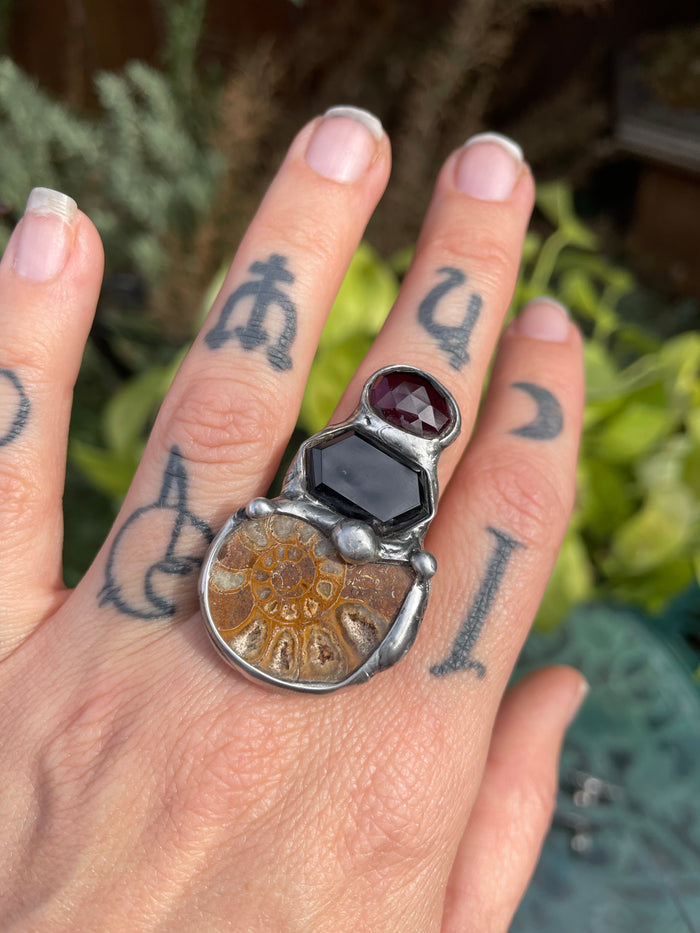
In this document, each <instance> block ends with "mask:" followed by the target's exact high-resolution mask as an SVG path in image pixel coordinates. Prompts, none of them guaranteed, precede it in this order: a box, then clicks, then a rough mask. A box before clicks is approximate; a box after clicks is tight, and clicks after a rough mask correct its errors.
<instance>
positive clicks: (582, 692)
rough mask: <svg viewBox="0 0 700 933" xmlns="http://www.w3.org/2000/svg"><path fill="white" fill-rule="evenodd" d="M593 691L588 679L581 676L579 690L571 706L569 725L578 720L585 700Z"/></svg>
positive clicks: (572, 699)
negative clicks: (577, 717)
mask: <svg viewBox="0 0 700 933" xmlns="http://www.w3.org/2000/svg"><path fill="white" fill-rule="evenodd" d="M590 690H591V685H590V684H589V683H588V681H587V680H586V678H585V677H584V676H583V674H581V679H580V681H579V685H578V688H577V690H576V692H575V693H574V695H573V697H572V698H571V701H570V705H569V713H568V719H567V723H568V724H569V725H570V724H571V723H572V722H573V721H574V719H575V718H576V716H577V714H578V711H579V710H580V709H581V707H582V706H583V703H584V700H585V699H586V697H587V696H588V694H589V693H590Z"/></svg>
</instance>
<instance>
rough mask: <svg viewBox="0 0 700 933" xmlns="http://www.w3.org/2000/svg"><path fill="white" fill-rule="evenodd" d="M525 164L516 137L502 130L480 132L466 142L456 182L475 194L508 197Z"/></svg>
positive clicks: (490, 198) (497, 198)
mask: <svg viewBox="0 0 700 933" xmlns="http://www.w3.org/2000/svg"><path fill="white" fill-rule="evenodd" d="M522 167H523V151H522V149H521V148H520V146H519V145H518V144H517V143H515V142H513V140H512V139H508V137H507V136H501V134H500V133H478V134H477V135H476V136H472V137H471V139H468V140H467V141H466V143H465V144H464V145H463V146H462V153H461V155H460V157H459V159H458V160H457V165H456V167H455V184H456V185H457V187H458V188H459V190H460V191H463V192H464V194H468V195H469V196H470V197H472V198H479V200H481V201H505V200H506V198H508V197H510V194H511V192H512V191H513V188H514V187H515V183H516V181H517V180H518V176H519V175H520V171H521V169H522Z"/></svg>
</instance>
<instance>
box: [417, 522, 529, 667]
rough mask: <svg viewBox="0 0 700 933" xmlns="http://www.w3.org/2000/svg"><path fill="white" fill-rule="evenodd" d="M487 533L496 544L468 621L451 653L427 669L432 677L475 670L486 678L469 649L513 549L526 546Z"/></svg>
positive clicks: (499, 533)
mask: <svg viewBox="0 0 700 933" xmlns="http://www.w3.org/2000/svg"><path fill="white" fill-rule="evenodd" d="M487 531H489V532H490V533H491V534H492V535H493V536H494V538H495V539H496V543H495V545H494V548H493V551H492V552H491V557H490V558H489V562H488V565H487V567H486V573H485V574H484V579H483V580H482V582H481V586H480V587H479V589H478V590H477V593H476V596H475V597H474V602H473V603H472V606H471V609H470V610H469V612H468V613H467V618H466V619H465V620H464V622H463V623H462V627H461V629H460V630H459V632H458V633H457V637H456V638H455V640H454V643H453V645H452V650H451V651H450V653H449V654H448V656H447V657H446V658H445V660H444V661H441V662H440V664H434V665H433V666H432V667H431V668H430V673H431V674H433V675H434V676H435V677H445V676H446V675H447V674H452V673H454V671H466V670H473V671H475V672H476V676H477V677H478V678H479V680H481V679H482V678H483V677H485V676H486V667H485V666H484V664H482V662H481V661H477V660H476V659H475V658H474V657H473V656H472V650H473V648H474V646H475V645H476V643H477V641H478V640H479V636H480V635H481V630H482V629H483V627H484V622H485V621H486V619H487V617H488V614H489V612H490V611H491V607H492V606H493V602H494V600H495V598H496V594H497V593H498V588H499V587H500V585H501V581H502V580H503V575H504V574H505V572H506V567H507V566H508V562H509V561H510V558H511V555H512V553H513V551H514V550H515V549H516V548H524V547H525V545H524V544H519V543H518V542H517V541H515V540H513V538H511V537H510V535H507V534H506V533H505V532H504V531H498V529H497V528H488V529H487Z"/></svg>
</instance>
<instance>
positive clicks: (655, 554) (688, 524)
mask: <svg viewBox="0 0 700 933" xmlns="http://www.w3.org/2000/svg"><path fill="white" fill-rule="evenodd" d="M697 516H698V502H697V500H696V498H695V497H694V496H693V494H692V493H691V492H690V490H689V489H686V488H685V487H684V486H677V487H674V488H673V489H667V490H662V491H654V492H653V493H652V494H651V495H650V496H649V498H648V500H647V501H646V503H645V504H644V506H643V507H642V509H641V510H640V511H639V512H637V513H636V514H635V515H633V516H632V518H630V519H629V520H628V521H627V522H625V524H624V525H622V526H621V527H620V528H619V529H618V531H617V532H616V534H615V535H614V537H613V539H612V547H611V551H610V557H609V558H608V560H607V561H606V563H605V565H604V569H605V570H606V571H607V572H608V573H609V574H610V575H611V576H615V575H627V576H641V575H642V574H646V573H649V572H650V571H652V570H653V569H654V568H656V567H659V566H661V565H662V564H664V563H666V562H668V561H671V560H675V559H677V558H679V557H682V555H683V551H684V549H685V547H686V545H688V544H689V543H690V541H691V540H692V536H693V530H694V525H695V523H696V520H697Z"/></svg>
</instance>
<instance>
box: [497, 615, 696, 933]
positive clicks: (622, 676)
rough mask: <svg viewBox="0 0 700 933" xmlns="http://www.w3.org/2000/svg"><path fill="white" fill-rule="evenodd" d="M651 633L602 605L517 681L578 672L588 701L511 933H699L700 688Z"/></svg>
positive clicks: (679, 643)
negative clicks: (541, 673) (548, 667)
mask: <svg viewBox="0 0 700 933" xmlns="http://www.w3.org/2000/svg"><path fill="white" fill-rule="evenodd" d="M696 620H697V616H696ZM655 628H656V626H655V623H653V622H651V623H650V622H647V621H645V620H643V619H642V618H640V617H639V616H637V615H636V614H634V613H633V612H630V611H626V610H624V609H610V608H607V607H594V608H588V609H581V610H578V611H576V612H574V613H572V615H571V617H570V619H569V620H568V622H567V624H566V625H565V626H564V627H562V628H561V629H560V630H559V631H557V632H556V633H554V634H550V635H541V634H538V633H534V634H533V635H532V637H531V638H530V639H529V641H528V644H527V646H526V648H525V651H524V652H523V657H522V658H521V661H520V663H519V667H518V674H523V673H525V672H527V671H528V670H531V669H533V668H535V667H541V666H542V665H544V664H550V663H566V664H572V665H574V666H575V667H577V668H579V669H580V670H581V671H583V673H584V674H585V675H586V677H587V678H588V680H589V681H590V683H591V693H590V695H589V697H588V699H587V701H586V703H585V705H584V707H583V710H582V712H581V713H580V715H579V717H578V719H577V720H576V722H575V723H574V724H573V726H572V728H571V730H570V732H569V735H568V737H567V741H566V745H565V748H564V752H563V756H562V764H561V770H560V788H559V793H558V797H557V809H556V814H555V817H554V821H553V824H552V829H551V831H550V833H549V836H548V838H547V841H546V844H545V847H544V850H543V853H542V858H541V860H540V863H539V866H538V868H537V871H536V873H535V876H534V878H533V881H532V883H531V885H530V888H529V890H528V892H527V894H526V896H525V899H524V901H523V903H522V905H521V908H520V910H519V911H518V914H517V916H516V918H515V920H514V922H513V925H512V928H511V933H689V931H692V933H700V690H698V688H697V686H696V684H695V683H694V682H693V680H692V679H691V677H690V665H691V663H692V661H693V660H694V658H693V652H692V650H691V649H688V647H687V643H686V642H685V641H683V640H682V639H677V638H676V637H675V636H676V634H677V632H673V631H672V630H669V628H668V627H667V626H663V629H662V630H663V631H664V632H666V633H668V634H669V635H670V636H671V637H668V638H667V637H659V635H658V634H657V632H656V631H655ZM659 629H661V626H659ZM686 634H687V627H686ZM586 775H589V776H591V777H592V778H593V779H594V780H593V781H591V780H590V778H589V780H588V784H587V785H586V786H587V787H588V789H589V793H586V791H585V790H583V789H582V787H581V785H582V784H584V782H585V780H586V778H585V776H586ZM596 778H597V779H600V780H601V781H603V782H604V783H603V785H602V786H600V785H597V784H596V782H595V779H596Z"/></svg>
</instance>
